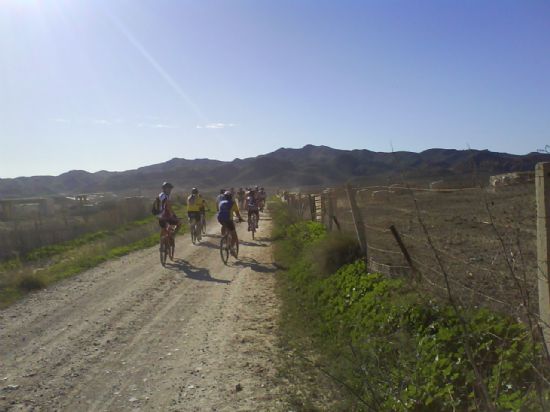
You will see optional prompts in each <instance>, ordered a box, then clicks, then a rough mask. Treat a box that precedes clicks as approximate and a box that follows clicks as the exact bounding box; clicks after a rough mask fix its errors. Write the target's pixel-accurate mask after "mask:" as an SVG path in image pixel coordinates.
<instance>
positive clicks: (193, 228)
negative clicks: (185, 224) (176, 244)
mask: <svg viewBox="0 0 550 412" xmlns="http://www.w3.org/2000/svg"><path fill="white" fill-rule="evenodd" d="M196 227H197V225H196V224H195V223H192V224H191V230H190V232H191V242H193V244H195V243H197V229H196Z"/></svg>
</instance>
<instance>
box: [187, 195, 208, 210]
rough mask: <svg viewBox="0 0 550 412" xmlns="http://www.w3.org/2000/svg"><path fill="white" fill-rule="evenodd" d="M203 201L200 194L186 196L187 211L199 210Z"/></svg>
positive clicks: (202, 205)
mask: <svg viewBox="0 0 550 412" xmlns="http://www.w3.org/2000/svg"><path fill="white" fill-rule="evenodd" d="M205 203H206V202H205V201H204V199H203V198H202V196H201V195H191V196H189V197H188V198H187V211H188V212H200V211H201V208H202V207H204V204H205Z"/></svg>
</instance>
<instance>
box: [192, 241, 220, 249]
mask: <svg viewBox="0 0 550 412" xmlns="http://www.w3.org/2000/svg"><path fill="white" fill-rule="evenodd" d="M197 246H203V247H207V248H210V249H219V248H220V244H219V243H214V242H209V241H207V242H204V241H201V242H199V243H198V245H197Z"/></svg>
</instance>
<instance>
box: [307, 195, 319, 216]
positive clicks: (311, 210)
mask: <svg viewBox="0 0 550 412" xmlns="http://www.w3.org/2000/svg"><path fill="white" fill-rule="evenodd" d="M308 198H309V213H310V214H311V221H312V222H315V221H316V220H317V219H316V214H317V208H316V207H315V196H314V195H312V194H309V195H308Z"/></svg>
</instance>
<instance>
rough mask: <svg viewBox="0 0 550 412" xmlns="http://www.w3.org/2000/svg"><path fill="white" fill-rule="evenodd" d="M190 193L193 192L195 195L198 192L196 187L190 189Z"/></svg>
mask: <svg viewBox="0 0 550 412" xmlns="http://www.w3.org/2000/svg"><path fill="white" fill-rule="evenodd" d="M191 193H193V194H194V195H196V194H198V193H199V189H197V188H196V187H194V188H193V189H192V190H191Z"/></svg>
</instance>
